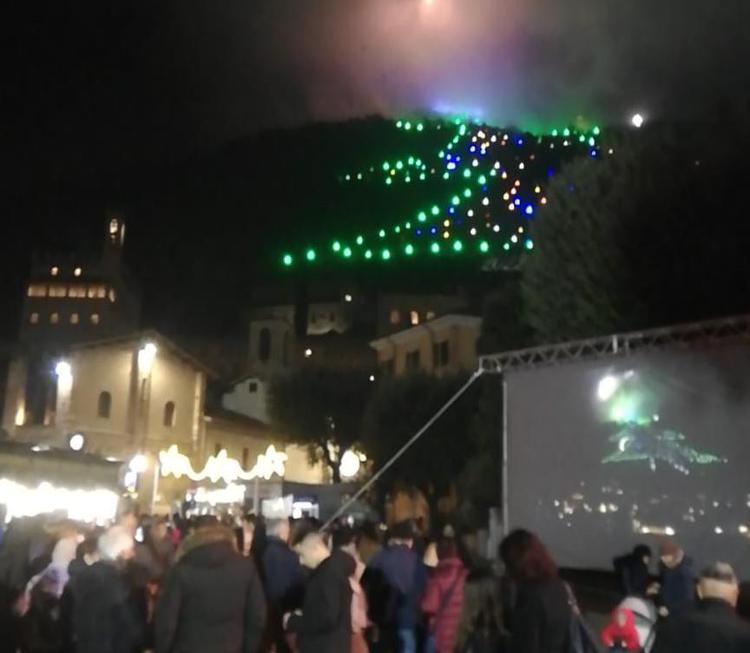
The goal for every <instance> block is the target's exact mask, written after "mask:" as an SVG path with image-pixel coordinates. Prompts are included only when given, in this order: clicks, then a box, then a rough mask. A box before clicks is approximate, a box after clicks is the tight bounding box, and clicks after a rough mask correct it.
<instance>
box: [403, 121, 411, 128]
mask: <svg viewBox="0 0 750 653" xmlns="http://www.w3.org/2000/svg"><path fill="white" fill-rule="evenodd" d="M404 129H406V130H407V131H409V130H410V129H411V123H410V122H409V121H408V120H407V121H406V122H405V123H404Z"/></svg>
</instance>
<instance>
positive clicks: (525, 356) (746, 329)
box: [479, 314, 750, 374]
mask: <svg viewBox="0 0 750 653" xmlns="http://www.w3.org/2000/svg"><path fill="white" fill-rule="evenodd" d="M732 339H734V340H737V339H740V340H748V341H749V342H750V314H749V315H742V316H738V317H733V318H727V319H722V320H712V321H708V322H695V323H692V324H681V325H677V326H672V327H666V328H660V329H650V330H647V331H634V332H631V333H624V334H617V335H612V336H604V337H600V338H590V339H588V340H574V341H571V342H565V343H561V344H557V345H543V346H541V347H531V348H529V349H519V350H517V351H510V352H504V353H499V354H490V355H485V356H480V357H479V369H480V370H481V372H483V373H487V374H501V373H503V372H510V371H514V370H523V369H532V368H535V367H544V366H550V365H559V364H562V363H566V362H569V361H579V360H590V359H596V358H605V357H609V356H628V355H630V354H633V353H635V352H639V351H648V350H653V349H660V348H662V347H688V346H690V345H694V344H701V345H703V344H709V345H711V344H718V343H719V342H721V341H724V340H732Z"/></svg>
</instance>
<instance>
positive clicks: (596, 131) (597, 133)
mask: <svg viewBox="0 0 750 653" xmlns="http://www.w3.org/2000/svg"><path fill="white" fill-rule="evenodd" d="M593 131H594V136H598V135H599V134H601V133H602V130H601V129H599V127H594V130H593Z"/></svg>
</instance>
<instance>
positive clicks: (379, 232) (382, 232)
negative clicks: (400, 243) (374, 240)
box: [378, 229, 385, 238]
mask: <svg viewBox="0 0 750 653" xmlns="http://www.w3.org/2000/svg"><path fill="white" fill-rule="evenodd" d="M378 236H380V237H381V238H385V229H381V230H380V231H378Z"/></svg>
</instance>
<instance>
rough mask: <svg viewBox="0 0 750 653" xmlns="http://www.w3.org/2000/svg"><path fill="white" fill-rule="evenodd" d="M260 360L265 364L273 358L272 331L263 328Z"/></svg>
mask: <svg viewBox="0 0 750 653" xmlns="http://www.w3.org/2000/svg"><path fill="white" fill-rule="evenodd" d="M258 358H259V359H260V361H261V362H263V363H265V362H266V361H267V360H268V359H269V358H271V331H270V329H267V328H263V329H261V330H260V338H259V339H258Z"/></svg>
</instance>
